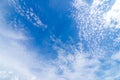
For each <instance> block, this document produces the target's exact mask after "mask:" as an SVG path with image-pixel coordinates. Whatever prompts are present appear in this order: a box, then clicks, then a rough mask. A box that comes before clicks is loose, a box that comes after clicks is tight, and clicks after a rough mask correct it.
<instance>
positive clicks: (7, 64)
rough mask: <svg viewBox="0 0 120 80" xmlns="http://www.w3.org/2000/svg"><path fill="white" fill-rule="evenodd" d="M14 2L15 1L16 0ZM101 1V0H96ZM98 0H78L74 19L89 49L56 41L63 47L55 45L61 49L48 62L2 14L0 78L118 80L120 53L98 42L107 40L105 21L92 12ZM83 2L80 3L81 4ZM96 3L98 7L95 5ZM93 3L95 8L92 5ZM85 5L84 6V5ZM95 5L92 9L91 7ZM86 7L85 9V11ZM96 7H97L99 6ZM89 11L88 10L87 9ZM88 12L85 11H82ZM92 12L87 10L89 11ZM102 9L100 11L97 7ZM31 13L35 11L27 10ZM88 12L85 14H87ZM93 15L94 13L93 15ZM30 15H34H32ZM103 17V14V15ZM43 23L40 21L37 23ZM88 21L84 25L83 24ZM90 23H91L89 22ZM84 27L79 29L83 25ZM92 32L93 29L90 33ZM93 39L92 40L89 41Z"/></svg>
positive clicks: (13, 79)
mask: <svg viewBox="0 0 120 80" xmlns="http://www.w3.org/2000/svg"><path fill="white" fill-rule="evenodd" d="M13 1H14V0H13ZM96 1H99V0H96ZM95 3H98V4H99V3H101V1H99V2H93V4H92V5H91V6H92V7H90V5H87V3H85V2H83V1H82V0H75V3H74V7H75V8H76V9H77V11H76V12H75V15H74V17H75V20H76V22H77V23H78V29H80V30H81V29H82V30H83V34H82V35H81V31H79V34H80V38H81V36H83V38H84V40H88V45H89V48H91V47H92V49H90V51H88V52H84V50H83V43H80V45H79V46H78V47H76V46H74V45H66V44H64V43H62V42H61V41H60V40H54V41H56V42H57V43H58V44H60V45H63V46H62V47H59V46H55V45H53V48H54V49H55V50H56V51H57V52H58V58H57V59H55V60H51V61H47V60H46V59H42V58H41V56H40V57H39V59H38V57H37V54H38V53H37V52H35V51H34V50H29V49H28V48H27V46H25V45H23V44H22V43H21V41H27V40H28V39H29V38H27V36H25V34H24V32H21V31H19V32H18V31H14V30H13V29H12V28H8V26H9V27H10V26H11V25H8V24H7V23H6V21H5V20H4V17H2V14H0V20H1V22H0V79H1V80H101V79H104V80H115V79H119V77H120V76H119V75H120V71H118V69H119V68H120V66H119V64H118V63H117V62H116V60H117V59H119V53H116V54H115V52H113V55H112V56H109V55H108V53H106V51H105V50H104V49H101V47H100V46H99V43H100V42H101V40H104V37H106V36H105V35H103V33H102V30H103V29H104V28H103V27H104V25H103V24H104V22H103V23H100V24H99V22H97V21H96V20H98V21H100V22H102V20H101V19H100V18H99V16H98V14H99V13H98V12H95V13H94V11H93V12H91V11H92V10H94V8H96V7H95V6H97V4H95ZM79 5H80V6H79ZM94 5H95V6H94ZM93 6H94V7H93ZM81 7H82V8H81ZM91 8H92V9H91ZM82 9H84V10H82ZM96 9H97V8H96ZM86 10H87V11H86ZM82 11H85V13H81V12H82ZM89 11H90V13H89V15H88V16H87V15H86V14H88V13H87V12H89ZM98 11H99V10H98ZM28 13H29V16H28V17H32V16H33V15H34V14H33V13H30V11H28ZM84 14H85V15H84ZM93 14H94V15H93ZM30 15H31V16H30ZM100 17H101V16H100ZM38 23H40V24H41V22H38ZM83 23H85V25H84V24H83ZM88 24H89V25H88ZM81 25H82V26H83V25H84V26H83V27H82V28H80V26H81ZM91 31H92V32H91ZM89 40H90V41H89Z"/></svg>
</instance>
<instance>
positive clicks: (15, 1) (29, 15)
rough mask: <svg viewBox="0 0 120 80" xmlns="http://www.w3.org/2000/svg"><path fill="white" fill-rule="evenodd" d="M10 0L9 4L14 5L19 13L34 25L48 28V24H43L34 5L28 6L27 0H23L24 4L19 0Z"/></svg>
mask: <svg viewBox="0 0 120 80" xmlns="http://www.w3.org/2000/svg"><path fill="white" fill-rule="evenodd" d="M8 2H9V5H10V6H11V7H13V8H14V9H15V11H16V12H17V13H19V14H20V15H21V16H23V17H25V18H26V19H27V20H28V21H29V22H30V23H32V24H33V25H34V26H36V27H44V28H47V25H45V24H43V22H42V21H41V20H40V18H39V17H38V16H37V15H36V13H34V9H33V8H32V7H28V8H26V6H27V4H26V3H25V1H23V5H21V4H20V1H19V0H8Z"/></svg>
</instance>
